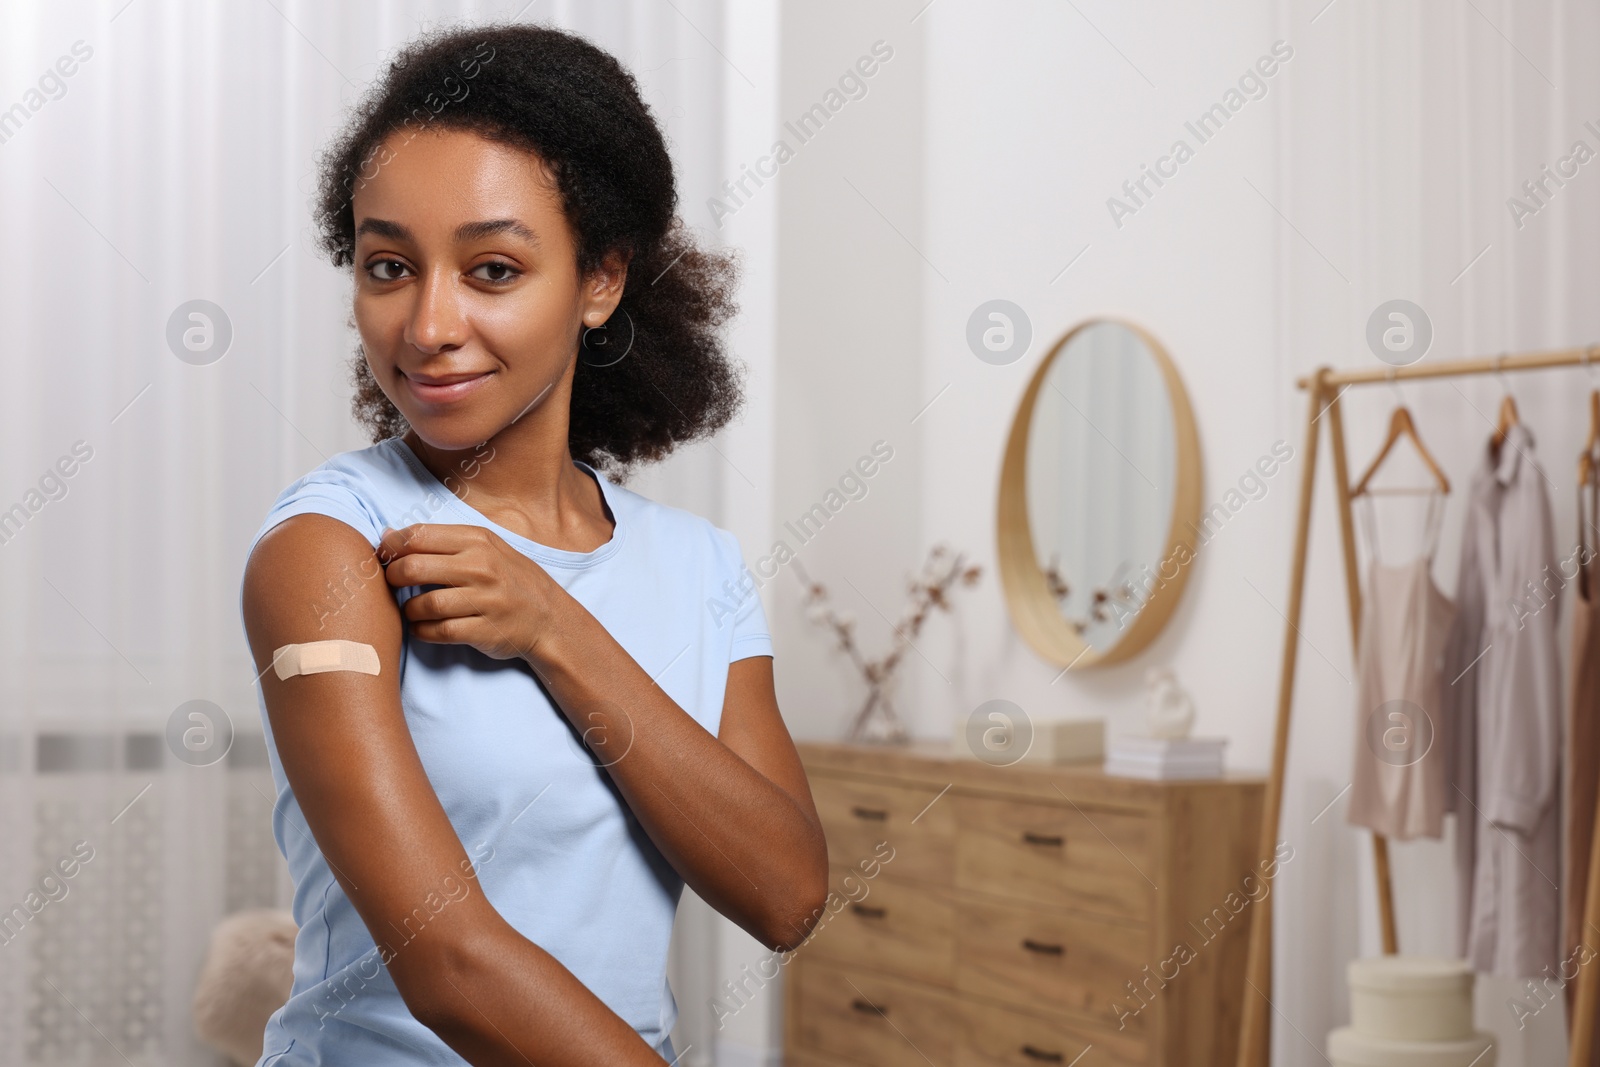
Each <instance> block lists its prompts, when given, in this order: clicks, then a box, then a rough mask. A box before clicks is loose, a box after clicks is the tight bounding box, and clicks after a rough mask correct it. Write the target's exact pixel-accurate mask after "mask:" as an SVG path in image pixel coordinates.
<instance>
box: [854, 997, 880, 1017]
mask: <svg viewBox="0 0 1600 1067" xmlns="http://www.w3.org/2000/svg"><path fill="white" fill-rule="evenodd" d="M850 1006H851V1007H852V1008H854V1009H855V1010H856V1011H859V1012H862V1013H864V1014H866V1015H877V1016H881V1017H882V1018H885V1019H887V1018H888V1017H889V1009H888V1008H880V1007H878V1006H877V1005H876V1004H874V1003H872V1002H871V1001H870V1000H852V1001H851V1002H850Z"/></svg>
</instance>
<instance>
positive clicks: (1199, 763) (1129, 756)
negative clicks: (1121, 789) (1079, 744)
mask: <svg viewBox="0 0 1600 1067" xmlns="http://www.w3.org/2000/svg"><path fill="white" fill-rule="evenodd" d="M1227 743H1228V739H1227V738H1225V737H1181V738H1170V739H1169V738H1161V737H1112V738H1110V739H1109V740H1108V741H1107V743H1106V773H1107V774H1112V775H1117V776H1119V777H1122V778H1156V779H1170V778H1221V777H1222V749H1223V746H1225V745H1226V744H1227Z"/></svg>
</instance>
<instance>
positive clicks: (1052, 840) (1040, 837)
mask: <svg viewBox="0 0 1600 1067" xmlns="http://www.w3.org/2000/svg"><path fill="white" fill-rule="evenodd" d="M1022 840H1023V841H1024V842H1025V843H1026V844H1029V845H1047V846H1049V847H1050V848H1060V847H1061V846H1062V845H1063V844H1065V843H1066V842H1065V839H1064V838H1062V836H1061V835H1060V834H1036V833H1034V832H1033V831H1032V830H1024V831H1022Z"/></svg>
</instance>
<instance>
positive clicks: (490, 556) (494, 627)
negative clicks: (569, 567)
mask: <svg viewBox="0 0 1600 1067" xmlns="http://www.w3.org/2000/svg"><path fill="white" fill-rule="evenodd" d="M378 556H379V558H380V559H382V560H384V561H385V567H384V577H385V579H386V580H387V581H388V583H389V585H391V586H392V587H394V588H396V589H400V588H403V587H405V586H408V585H421V586H429V585H437V586H445V587H446V588H443V589H432V590H428V591H425V592H422V593H419V594H417V595H416V596H414V597H412V598H411V599H410V600H407V601H406V602H405V604H404V605H403V606H402V608H401V613H402V614H403V615H404V616H405V617H406V619H407V621H408V622H410V624H411V632H412V633H413V634H415V635H416V636H417V637H420V638H421V639H422V640H424V641H435V642H439V643H441V644H451V645H471V646H472V647H473V648H476V649H477V650H478V651H479V652H482V653H483V654H484V655H486V656H489V657H492V658H494V659H511V658H512V657H513V656H516V657H520V658H522V659H525V660H528V661H529V662H530V663H532V662H533V654H534V650H535V649H536V648H537V647H538V645H539V641H540V639H541V638H542V637H544V635H545V634H546V633H547V632H548V631H549V628H550V620H551V617H552V614H553V612H554V610H555V609H557V608H558V607H559V605H560V604H561V602H562V600H563V598H565V597H566V596H567V593H566V590H564V589H562V588H561V586H560V584H559V583H558V582H557V581H556V580H555V579H554V578H552V577H550V575H549V574H548V573H547V572H546V571H545V569H544V568H543V567H541V566H539V565H538V564H537V563H535V562H534V561H533V560H531V559H529V558H528V557H527V556H524V555H523V554H522V553H520V552H518V551H517V550H516V549H514V548H512V547H511V546H510V545H508V544H506V543H505V541H504V540H503V539H502V538H501V537H500V536H499V535H498V534H496V533H494V532H493V531H492V530H487V529H485V528H483V527H482V526H471V525H453V524H446V523H432V522H430V523H416V524H414V525H411V526H407V527H405V528H403V529H400V530H385V531H384V533H383V538H382V540H381V541H380V542H379V545H378Z"/></svg>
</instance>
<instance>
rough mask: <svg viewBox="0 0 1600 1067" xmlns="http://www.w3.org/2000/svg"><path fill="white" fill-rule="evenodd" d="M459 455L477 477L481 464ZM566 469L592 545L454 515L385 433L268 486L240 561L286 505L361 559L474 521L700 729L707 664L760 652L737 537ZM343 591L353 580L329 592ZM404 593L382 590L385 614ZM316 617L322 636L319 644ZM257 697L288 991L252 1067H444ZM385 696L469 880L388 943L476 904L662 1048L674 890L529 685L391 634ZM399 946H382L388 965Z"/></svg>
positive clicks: (460, 650)
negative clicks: (596, 536)
mask: <svg viewBox="0 0 1600 1067" xmlns="http://www.w3.org/2000/svg"><path fill="white" fill-rule="evenodd" d="M479 457H480V458H479V460H478V462H480V463H482V462H486V463H490V464H492V463H493V462H494V460H493V458H492V449H484V450H480V454H479ZM485 457H487V458H485ZM577 465H578V467H579V468H580V469H582V470H583V471H585V472H586V473H588V474H590V475H591V476H593V477H594V478H595V479H596V481H597V482H598V484H599V486H600V489H601V492H602V493H603V495H604V497H605V501H606V504H607V506H608V508H609V510H610V512H611V517H612V520H613V522H614V523H615V529H614V530H613V531H612V535H611V540H609V541H608V542H606V543H605V544H603V545H601V546H600V547H599V548H597V549H595V550H594V551H592V552H570V551H564V550H560V549H555V548H549V547H547V546H545V545H541V544H538V543H537V542H534V541H530V540H529V539H527V538H526V537H522V536H520V535H518V534H516V533H513V532H512V531H510V530H507V529H505V528H503V527H501V526H499V525H497V524H495V523H494V522H491V521H490V520H489V519H488V518H486V517H485V516H483V515H482V514H480V513H479V512H478V511H476V510H475V509H474V508H473V507H472V506H471V505H470V503H469V502H470V500H471V485H472V482H471V477H472V476H473V475H474V474H475V473H476V470H477V468H476V467H473V466H470V465H469V466H466V467H464V469H463V472H462V473H461V474H459V475H453V476H452V478H451V479H449V481H450V485H451V486H453V487H455V488H460V487H461V486H462V485H464V486H466V488H467V499H466V500H465V501H464V500H462V499H460V498H459V497H457V496H456V494H455V493H453V492H451V490H450V489H449V488H446V486H445V484H444V483H441V482H440V481H439V479H437V478H436V477H435V476H434V475H433V474H432V473H430V472H429V471H428V469H427V468H426V467H424V466H423V465H422V463H421V462H420V461H419V460H418V459H417V457H416V455H415V453H413V452H412V451H411V448H410V447H409V446H408V445H406V443H405V442H404V441H402V440H401V439H400V438H398V437H392V438H389V439H388V440H385V441H382V442H380V443H379V444H376V445H373V446H372V447H370V448H364V449H361V450H359V451H353V452H344V453H341V454H339V455H337V456H334V457H333V458H332V459H330V460H328V462H326V463H324V464H323V465H322V466H320V467H318V468H317V469H315V470H313V471H312V472H311V473H309V474H307V475H306V476H305V477H304V478H301V479H300V480H299V481H297V482H295V483H294V484H293V485H291V486H289V488H287V489H285V490H284V491H283V493H282V494H281V495H280V496H279V497H278V499H277V501H276V502H275V503H274V504H273V507H272V510H271V511H270V512H269V513H268V514H267V518H266V521H265V522H263V523H262V525H261V529H260V530H259V531H258V532H257V533H256V535H255V537H254V538H253V539H252V540H251V544H250V547H251V549H254V547H255V543H256V541H259V540H260V538H261V536H262V535H263V534H265V533H266V532H267V531H268V530H270V529H271V528H272V527H274V526H276V525H277V524H278V523H280V522H282V521H283V520H284V519H287V518H289V517H290V516H292V515H300V514H305V513H307V512H316V513H318V514H322V515H329V516H332V517H333V518H335V519H338V520H340V521H341V522H344V523H346V524H348V525H349V526H352V527H354V528H355V529H356V530H357V531H359V532H360V533H361V535H362V536H363V537H365V538H366V539H367V541H368V542H369V543H370V544H372V545H373V546H374V547H376V545H377V543H378V539H379V537H380V535H381V532H382V529H383V527H385V526H389V527H391V528H394V529H400V528H402V527H404V526H409V525H411V524H412V523H416V522H429V523H465V524H471V525H474V526H482V527H485V528H487V529H489V530H492V531H493V532H495V533H496V534H498V535H499V536H500V537H501V538H502V539H504V540H505V541H506V543H507V544H509V545H511V546H512V547H513V548H515V549H517V550H518V551H519V552H521V553H523V554H524V555H526V556H528V557H530V558H531V559H533V560H535V561H536V562H538V563H539V564H540V565H541V566H543V567H544V569H545V570H546V571H547V572H548V573H549V574H550V575H551V577H553V578H554V579H555V580H556V581H557V582H559V583H560V584H561V586H562V587H563V588H564V589H566V590H567V592H568V593H570V594H571V595H572V596H573V597H574V598H575V599H577V601H578V602H579V603H581V604H582V605H583V606H584V607H585V608H587V609H588V610H589V612H590V613H591V614H593V615H594V616H595V618H597V619H598V620H599V621H600V622H601V624H602V625H604V626H605V628H606V630H607V631H609V632H610V633H611V635H612V636H613V637H614V638H616V640H617V642H618V643H619V644H621V645H622V647H623V648H624V649H626V650H627V652H628V654H629V655H631V656H632V657H633V658H634V660H635V661H637V662H638V664H639V665H640V666H641V667H643V668H644V670H645V671H646V672H647V673H648V674H650V676H651V677H653V678H655V680H656V682H657V684H659V685H660V686H661V688H662V689H663V690H665V691H666V693H667V694H668V695H669V696H671V697H672V699H673V700H675V701H676V702H677V703H678V706H679V707H681V708H683V710H684V711H686V712H687V713H688V714H689V715H690V716H692V717H693V718H694V720H695V721H696V722H698V723H699V724H700V725H701V726H703V727H705V729H706V730H707V731H708V732H709V733H711V734H712V735H713V736H715V735H716V733H717V728H718V726H719V724H720V722H721V718H722V700H723V694H724V692H725V690H726V687H727V679H728V665H729V663H731V662H732V661H734V660H737V659H742V658H744V657H746V656H770V655H772V640H771V638H770V637H769V636H768V632H767V626H766V618H765V615H764V613H763V611H762V608H761V601H760V598H759V597H758V596H756V595H755V592H754V589H753V587H752V582H751V579H749V577H748V576H747V572H746V571H745V568H744V564H743V561H742V558H741V555H740V551H739V545H738V542H737V541H736V540H735V539H734V537H733V535H732V534H730V533H728V532H727V531H725V530H722V529H719V528H718V527H716V526H714V525H712V524H711V523H710V522H708V521H706V520H705V519H703V518H700V517H699V516H697V515H693V514H691V513H689V512H687V511H683V510H680V509H678V508H672V507H667V506H665V505H663V504H658V503H655V502H653V501H651V500H648V499H646V498H645V497H643V496H640V495H639V494H637V493H634V492H632V491H630V490H628V489H626V488H624V487H622V486H618V485H613V484H612V483H611V482H610V481H609V480H608V479H606V478H605V477H604V476H603V475H602V474H600V473H599V472H598V471H596V470H595V469H594V468H592V467H590V466H589V465H588V464H585V463H581V462H580V463H578V464H577ZM456 478H459V479H460V484H459V485H458V484H457V481H456ZM741 579H742V581H741ZM360 580H361V576H360V575H359V574H357V573H355V572H352V573H351V574H350V575H349V576H347V579H346V581H347V583H348V582H356V581H360ZM369 580H374V581H383V580H384V579H383V576H382V575H381V574H380V575H377V576H376V577H374V578H372V579H369ZM421 591H422V588H421V587H410V588H406V589H401V590H395V591H394V592H395V596H396V598H397V600H398V601H399V602H401V603H403V602H404V601H405V600H406V599H408V598H409V597H410V596H412V595H415V594H417V593H419V592H421ZM348 595H349V594H348V593H343V594H341V592H340V591H339V590H336V589H329V590H328V597H327V600H326V602H325V603H324V604H322V605H319V606H317V607H316V609H315V613H316V614H315V618H314V617H313V614H312V613H311V612H308V613H307V615H306V629H307V632H306V634H305V636H304V637H303V638H301V640H305V641H315V640H320V639H326V637H327V636H332V635H336V634H337V628H336V621H335V622H333V623H330V622H329V621H328V620H330V619H331V620H337V612H338V608H339V605H340V603H341V599H347V598H348ZM241 618H242V616H241ZM316 619H320V620H322V622H323V626H324V629H323V631H322V635H323V636H321V637H319V635H318V633H317V632H314V631H315V630H316V629H317V622H316ZM258 699H259V700H260V704H261V707H260V711H261V724H262V727H263V728H264V729H265V731H266V739H267V751H268V753H269V755H270V761H271V766H272V777H273V781H274V782H275V784H276V786H277V798H276V801H275V803H274V805H273V813H272V827H273V835H274V837H275V838H276V839H277V842H278V848H279V849H280V850H281V851H282V852H283V854H284V857H285V858H286V859H287V860H288V862H289V871H290V873H291V875H292V876H293V878H294V886H295V890H294V918H295V921H296V922H297V923H298V924H299V927H300V930H299V934H298V936H297V937H296V939H295V948H294V986H293V989H292V990H291V992H290V996H289V1001H288V1003H286V1004H285V1005H284V1006H283V1007H282V1008H280V1009H279V1010H278V1011H276V1012H275V1013H273V1015H272V1018H271V1019H270V1020H269V1021H268V1023H267V1030H266V1040H265V1046H264V1050H263V1053H262V1056H261V1059H260V1060H259V1061H258V1067H267V1065H270V1067H290V1065H292V1064H357V1063H384V1064H404V1065H413V1064H430V1065H432V1064H451V1065H459V1064H465V1063H466V1062H467V1061H466V1060H464V1059H462V1058H461V1057H460V1056H459V1055H457V1054H456V1053H455V1051H454V1050H452V1049H451V1048H450V1047H449V1046H448V1045H446V1044H445V1043H444V1042H443V1041H441V1040H440V1039H439V1037H438V1036H437V1035H435V1034H434V1033H433V1031H431V1030H429V1029H428V1028H427V1027H425V1026H423V1025H422V1024H421V1023H419V1022H417V1021H416V1019H414V1018H413V1017H412V1015H411V1012H410V1010H409V1009H407V1008H406V1006H405V1003H404V1001H402V1000H401V999H400V994H399V991H398V990H397V989H396V988H395V985H394V982H393V981H392V980H391V979H390V977H389V972H388V969H387V968H386V967H384V966H383V965H382V964H381V962H380V960H379V957H378V950H377V946H376V944H375V943H374V941H373V939H372V936H371V935H370V934H369V933H368V932H367V928H366V924H365V923H363V922H362V920H361V917H360V915H358V914H357V913H356V911H355V908H354V907H353V906H352V905H351V903H350V899H349V898H348V897H347V896H346V895H345V893H344V891H343V889H342V888H340V886H339V883H338V882H337V881H335V880H334V878H333V875H332V873H331V872H330V871H329V869H328V863H327V861H326V860H325V859H324V858H323V856H322V852H321V851H320V850H319V849H318V848H317V846H316V842H315V841H314V839H313V838H312V836H311V831H310V829H309V828H308V826H307V825H306V821H305V817H304V816H303V815H302V813H301V811H300V806H299V804H298V803H297V802H296V800H295V797H294V793H293V792H292V791H291V790H290V788H289V784H288V781H287V779H286V778H285V777H284V773H283V766H282V764H281V763H280V761H279V759H278V753H277V747H276V745H275V744H274V743H273V738H272V724H271V721H270V720H269V719H268V717H267V709H266V702H265V699H264V698H260V697H258ZM400 699H401V705H402V707H403V709H404V712H405V718H406V724H407V726H409V727H410V730H411V736H412V739H413V741H414V742H415V743H416V748H417V754H418V755H419V756H420V757H421V760H422V765H423V767H424V768H425V769H426V770H427V773H428V779H429V781H430V782H432V784H433V788H434V790H435V791H436V792H437V793H438V796H439V800H440V802H441V803H442V804H443V805H444V810H445V811H446V813H448V815H449V817H450V822H451V824H452V825H453V826H454V827H455V830H456V834H457V835H458V836H459V837H460V839H461V843H462V845H463V846H464V847H465V849H466V851H467V856H468V859H469V860H470V861H471V863H472V865H473V867H474V868H475V869H476V874H477V879H476V883H473V882H472V881H471V880H469V879H467V878H465V876H464V875H463V876H461V877H458V878H457V879H456V880H455V881H454V882H446V880H445V878H444V876H441V885H440V887H439V891H438V893H437V895H436V896H434V897H431V898H430V899H429V900H427V901H419V902H418V905H419V907H418V910H417V911H414V912H413V917H414V919H415V923H414V924H410V923H408V924H407V931H406V935H407V938H409V937H414V936H416V935H417V934H419V933H420V932H421V931H422V930H424V929H426V923H427V921H428V920H429V919H430V918H431V917H432V916H433V915H436V914H438V913H440V912H442V911H443V909H444V908H446V907H449V906H451V904H452V903H453V902H454V901H459V900H461V899H463V896H464V892H466V891H481V892H483V893H484V894H485V896H486V897H487V898H488V900H489V902H490V903H491V904H492V905H493V906H494V907H495V909H496V910H497V911H498V912H499V913H500V914H501V915H502V916H504V917H505V919H506V921H507V922H509V923H510V924H511V925H512V926H513V927H515V928H516V929H517V930H518V931H519V932H520V933H522V934H523V935H524V936H525V937H527V938H528V939H529V940H531V941H533V942H534V943H535V944H537V945H539V946H540V947H542V948H543V949H545V950H546V951H547V952H549V953H550V954H551V955H553V956H555V958H556V959H558V960H560V961H561V963H562V964H563V965H564V966H565V967H566V968H567V969H568V970H570V971H571V972H572V973H573V974H574V975H576V976H577V978H578V980H579V981H581V982H583V984H584V985H585V986H587V987H588V988H589V989H590V990H592V991H593V992H594V993H595V995H596V996H598V997H599V998H600V999H601V1000H602V1001H604V1002H605V1003H606V1004H607V1005H608V1006H609V1007H610V1008H611V1009H612V1010H613V1011H615V1012H616V1013H617V1014H618V1015H620V1016H621V1017H622V1018H623V1019H625V1020H626V1021H627V1022H628V1023H629V1024H630V1025H631V1026H633V1028H634V1029H635V1030H636V1031H638V1033H639V1035H640V1036H641V1037H643V1038H644V1040H645V1041H646V1042H648V1043H649V1044H650V1045H651V1046H652V1047H653V1048H656V1049H657V1050H667V1049H669V1048H670V1046H669V1045H668V1044H667V1035H668V1034H669V1033H670V1032H671V1030H672V1025H673V1022H674V1021H675V1020H676V1018H677V1004H676V1003H675V1002H674V1000H673V997H672V991H671V989H669V988H668V986H667V981H666V964H667V946H668V942H669V941H670V939H671V933H672V921H673V916H674V914H675V912H676V910H677V906H678V897H679V894H680V892H681V891H682V888H683V881H682V879H681V878H679V877H678V874H677V872H676V871H674V870H673V868H672V866H671V865H670V864H668V863H667V861H666V860H665V859H664V858H663V857H662V856H661V854H660V852H659V851H657V849H656V848H655V846H654V845H653V844H652V843H651V841H650V838H649V836H648V835H647V834H646V833H645V832H644V830H643V828H642V827H641V826H640V825H639V822H638V820H637V819H635V818H634V816H633V814H632V812H631V811H629V809H628V807H627V806H626V804H624V802H623V800H622V797H621V795H620V794H619V793H618V792H617V790H616V788H615V787H614V786H613V784H612V783H611V781H610V779H609V778H608V776H607V772H606V771H605V770H604V769H603V768H602V767H601V766H600V765H599V761H598V759H597V758H596V757H595V756H594V755H593V754H592V753H591V752H590V751H589V750H588V749H587V748H586V747H585V746H584V745H583V744H582V742H581V740H580V734H579V732H578V731H576V730H574V729H573V727H572V726H571V725H570V724H569V723H568V721H567V719H566V718H565V717H564V716H563V715H562V714H561V712H560V711H559V710H558V709H557V708H555V707H554V706H553V705H552V704H551V703H550V701H549V699H548V698H547V697H546V696H545V695H544V692H543V690H542V689H541V688H540V687H539V685H538V684H537V682H536V681H535V678H534V675H533V672H532V670H531V669H530V668H529V667H528V666H527V665H526V664H525V663H524V662H523V661H521V660H517V659H513V660H495V659H491V658H490V657H488V656H485V655H484V654H483V653H481V652H479V651H478V650H477V649H474V648H472V647H471V646H469V645H450V644H436V643H432V642H428V641H422V640H418V639H415V638H413V637H412V636H411V635H410V632H409V628H408V629H407V633H406V636H405V640H404V643H403V645H402V649H401V656H400ZM394 859H395V862H396V863H404V862H406V857H404V856H396V857H394ZM474 884H475V885H476V887H477V889H476V890H474ZM405 940H406V939H405V938H399V937H397V938H395V939H393V940H391V942H390V944H391V946H392V947H394V948H395V950H396V957H397V958H398V955H399V953H403V952H404V951H405V950H406V947H405ZM667 1054H668V1055H669V1056H670V1052H668V1053H667Z"/></svg>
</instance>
